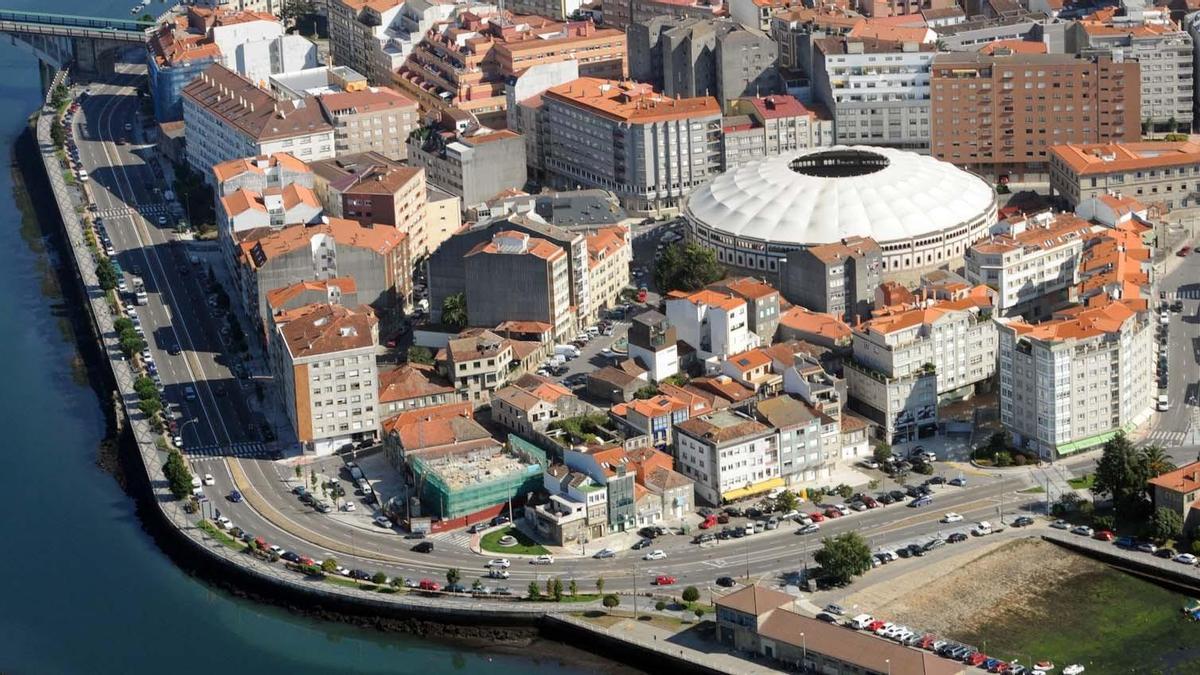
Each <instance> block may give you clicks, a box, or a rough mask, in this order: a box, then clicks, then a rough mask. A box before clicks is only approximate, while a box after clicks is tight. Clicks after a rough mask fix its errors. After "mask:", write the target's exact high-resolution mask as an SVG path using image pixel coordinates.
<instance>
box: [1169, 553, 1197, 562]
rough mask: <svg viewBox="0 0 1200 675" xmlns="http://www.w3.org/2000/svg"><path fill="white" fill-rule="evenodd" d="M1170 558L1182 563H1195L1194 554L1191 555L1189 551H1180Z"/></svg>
mask: <svg viewBox="0 0 1200 675" xmlns="http://www.w3.org/2000/svg"><path fill="white" fill-rule="evenodd" d="M1171 560H1174V561H1175V562H1177V563H1183V564H1184V565H1195V564H1196V556H1194V555H1192V554H1191V553H1180V554H1179V555H1177V556H1175V557H1174V558H1171Z"/></svg>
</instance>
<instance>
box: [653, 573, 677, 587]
mask: <svg viewBox="0 0 1200 675" xmlns="http://www.w3.org/2000/svg"><path fill="white" fill-rule="evenodd" d="M673 583H675V577H670V576H667V575H665V574H660V575H658V576H657V577H654V585H655V586H670V585H671V584H673Z"/></svg>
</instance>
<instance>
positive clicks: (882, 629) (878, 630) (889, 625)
mask: <svg viewBox="0 0 1200 675" xmlns="http://www.w3.org/2000/svg"><path fill="white" fill-rule="evenodd" d="M895 625H896V624H894V623H892V622H891V621H888V622H886V623H884V624H883V625H882V626H880V627H879V628H876V629H875V634H876V635H883V634H884V633H886V632H888V631H889V630H891V629H892V627H893V626H895Z"/></svg>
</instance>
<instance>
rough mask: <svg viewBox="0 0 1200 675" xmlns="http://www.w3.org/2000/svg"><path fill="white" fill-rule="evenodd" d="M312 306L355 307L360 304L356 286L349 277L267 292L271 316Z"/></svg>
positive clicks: (297, 284)
mask: <svg viewBox="0 0 1200 675" xmlns="http://www.w3.org/2000/svg"><path fill="white" fill-rule="evenodd" d="M312 304H330V305H341V306H343V307H357V306H359V305H360V304H362V303H360V302H359V301H358V286H356V285H355V283H354V280H353V279H351V278H349V277H336V278H333V279H320V280H316V281H298V282H296V283H294V284H292V285H290V286H284V287H283V288H276V289H272V290H271V291H268V292H267V308H268V310H269V312H270V315H271V316H275V315H277V314H282V313H285V312H288V311H291V310H293V309H299V308H300V307H303V306H305V305H312Z"/></svg>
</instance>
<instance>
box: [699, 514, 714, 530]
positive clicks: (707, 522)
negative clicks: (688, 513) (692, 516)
mask: <svg viewBox="0 0 1200 675" xmlns="http://www.w3.org/2000/svg"><path fill="white" fill-rule="evenodd" d="M716 524H717V517H716V516H715V515H709V516H708V517H707V518H705V519H704V522H703V523H700V529H702V530H707V529H708V528H710V527H712V526H713V525H716Z"/></svg>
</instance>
